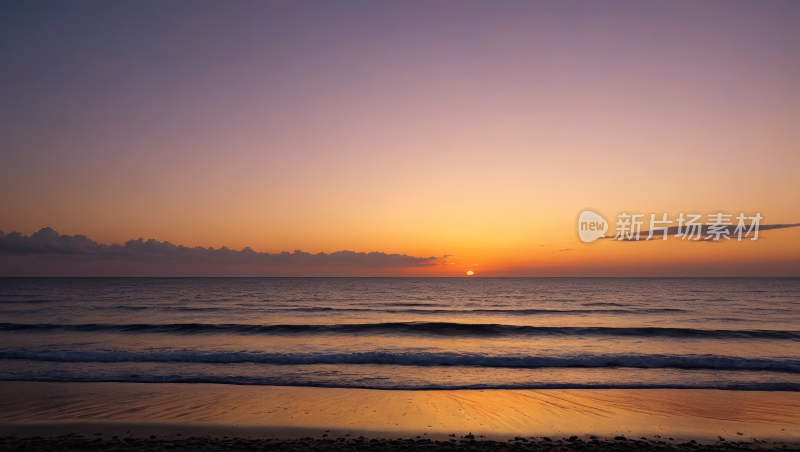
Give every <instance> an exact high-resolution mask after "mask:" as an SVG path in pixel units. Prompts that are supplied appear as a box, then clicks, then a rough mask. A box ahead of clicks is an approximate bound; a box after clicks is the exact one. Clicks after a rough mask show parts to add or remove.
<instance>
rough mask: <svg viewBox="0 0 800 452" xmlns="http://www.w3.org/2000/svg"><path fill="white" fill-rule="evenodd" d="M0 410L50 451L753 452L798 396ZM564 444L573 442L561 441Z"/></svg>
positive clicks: (120, 397)
mask: <svg viewBox="0 0 800 452" xmlns="http://www.w3.org/2000/svg"><path fill="white" fill-rule="evenodd" d="M0 400H1V402H0V436H3V437H6V438H8V437H12V436H16V437H51V438H52V437H62V438H61V439H59V440H57V442H59V444H61V443H63V442H64V441H68V440H69V439H68V438H69V437H65V436H64V435H77V436H73V437H72V439H71V441H87V440H91V441H96V442H95V443H92V444H95V445H97V444H98V443H101V444H105V443H104V441H105V442H106V443H109V444H107V446H109V447H111V446H113V445H114V444H115V443H114V441H115V440H113V438H114V437H117V439H124V438H128V439H131V440H132V439H137V438H138V439H140V440H148V441H170V442H174V441H178V442H180V441H186V440H187V439H188V438H206V439H207V440H208V441H215V439H216V440H218V441H224V440H225V439H232V438H241V439H243V440H246V439H250V440H259V441H261V443H259V444H261V445H262V446H263V444H262V443H263V440H270V441H269V442H275V441H289V442H287V443H286V444H287V445H291V444H295V443H296V442H297V441H299V440H301V439H303V438H311V439H313V440H315V441H316V440H320V441H322V440H329V439H332V440H335V439H337V438H343V439H344V440H356V439H357V438H359V437H363V438H364V439H366V440H372V439H378V440H380V439H387V440H396V439H398V438H403V439H415V440H416V439H417V437H420V438H419V439H421V440H422V439H428V440H431V441H433V443H432V444H436V443H435V441H439V442H450V440H452V439H455V440H456V441H457V444H462V443H460V441H462V440H465V438H466V437H469V436H470V435H471V436H472V437H471V438H467V439H466V441H467V442H466V443H463V444H469V441H470V440H474V441H476V442H477V441H495V442H504V443H508V440H512V442H521V443H522V441H521V440H520V441H514V439H515V438H524V439H525V443H530V444H534V443H544V442H548V441H546V440H544V439H543V438H548V439H551V440H552V441H553V442H555V441H561V442H562V443H564V444H562V445H560V446H559V447H573V446H576V444H580V443H578V442H577V440H578V439H579V440H581V441H582V442H584V443H588V444H591V441H592V440H593V437H596V439H597V441H602V442H608V444H617V443H619V442H620V440H615V438H619V437H624V438H625V439H626V440H630V441H631V444H630V447H637V446H636V444H635V442H634V441H637V440H638V441H639V442H641V443H642V444H641V445H640V447H651V446H658V445H659V444H658V442H659V441H662V442H664V444H663V445H661V446H663V447H667V446H668V445H672V446H675V447H678V446H677V445H679V444H684V443H690V441H696V442H697V443H699V444H706V445H713V444H716V445H719V444H721V443H725V444H730V443H738V442H743V443H747V444H749V446H748V447H750V446H756V445H757V446H758V447H762V448H764V447H783V445H788V447H796V445H797V444H800V394H798V393H795V392H779V391H776V392H763V391H721V390H640V389H639V390H432V391H403V390H371V389H337V388H309V387H305V388H303V387H276V386H238V385H218V384H175V383H165V384H139V383H98V382H93V383H47V382H5V383H4V384H3V385H2V387H0ZM98 434H101V435H98ZM81 436H82V437H84V439H81V438H79V437H81ZM151 436H152V437H153V438H151ZM225 437H227V438H225ZM571 437H577V438H574V439H573V441H569V438H571ZM98 438H100V439H101V440H100V441H97V439H98ZM642 438H645V439H646V440H642ZM720 438H724V439H725V441H724V442H723V441H721V439H720ZM626 443H627V441H626ZM243 444H244V443H243ZM320 444H321V445H322V446H324V445H325V443H324V442H321V443H320ZM415 444H416V443H415ZM690 444H691V443H690ZM185 445H186V446H187V447H189V446H191V444H185ZM217 445H219V446H220V447H222V446H224V445H225V444H222V443H217ZM228 445H230V444H228ZM295 445H296V444H295ZM793 445H794V446H793ZM234 446H235V445H234ZM175 447H178V446H175ZM237 447H238V446H237ZM287 447H288V446H287ZM292 447H294V446H292ZM298 447H300V446H298ZM598 447H599V445H598ZM609 447H610V446H609ZM615 447H616V446H615ZM726 447H727V446H726Z"/></svg>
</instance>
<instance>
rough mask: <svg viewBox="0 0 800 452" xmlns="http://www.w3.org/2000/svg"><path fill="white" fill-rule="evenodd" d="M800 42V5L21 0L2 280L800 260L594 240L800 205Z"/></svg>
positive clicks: (793, 250)
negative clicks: (691, 216)
mask: <svg viewBox="0 0 800 452" xmlns="http://www.w3.org/2000/svg"><path fill="white" fill-rule="evenodd" d="M798 43H800V4H798V2H796V1H788V0H787V1H777V0H776V1H771V0H770V1H760V2H754V1H722V0H719V1H713V0H711V1H703V2H697V1H680V0H679V1H671V2H640V1H632V0H631V1H602V2H576V1H563V2H537V1H512V0H504V1H499V2H498V1H450V0H442V1H437V2H424V1H402V2H390V1H339V2H329V1H236V2H218V1H185V0H176V1H171V2H160V1H136V2H134V1H129V2H122V1H121V2H105V1H73V2H58V1H18V0H12V1H6V2H2V4H0V61H2V62H3V63H2V64H0V161H2V165H0V230H2V231H4V232H3V234H4V236H3V238H2V239H0V276H465V275H466V272H467V271H473V273H474V276H473V277H480V276H800V228H784V229H775V230H770V231H764V232H763V233H762V234H761V236H760V237H759V240H757V241H750V240H745V241H741V242H740V241H737V240H733V241H725V243H711V242H710V241H705V240H703V241H701V242H692V243H687V241H682V240H680V239H676V238H674V237H672V238H670V239H669V240H667V241H666V242H663V241H657V240H654V241H650V242H646V243H623V242H619V241H615V240H600V241H597V242H593V243H591V244H585V243H582V242H581V241H580V240H579V239H578V236H577V233H576V218H577V216H578V214H579V213H580V212H581V211H582V210H583V209H586V208H592V209H593V210H595V211H597V212H600V213H602V214H603V215H604V216H605V218H606V219H607V220H609V222H610V223H612V224H613V223H614V220H615V219H616V216H617V215H618V214H620V213H623V212H636V213H645V214H649V213H656V214H657V216H659V217H660V215H661V214H662V213H668V214H669V218H673V219H674V218H676V217H677V216H678V215H679V214H680V213H682V212H697V213H702V214H703V215H704V216H705V215H706V214H708V213H713V212H727V213H731V214H733V216H734V217H735V216H737V215H738V214H739V213H741V212H744V213H747V214H748V215H754V214H755V213H759V214H760V215H761V216H762V217H763V218H764V219H763V220H762V224H796V223H800V189H798V187H797V173H798V169H800V89H798V80H800V52H798ZM647 217H649V215H647ZM704 220H705V218H704ZM43 228H50V229H46V230H45V231H44V232H43V233H42V235H39V236H37V237H40V238H41V237H51V238H52V240H54V241H55V242H58V240H59V239H58V237H60V236H67V238H65V239H63V240H61V242H64V241H65V240H66V241H67V242H69V241H70V240H73V239H72V238H74V237H75V236H82V237H85V238H86V240H88V241H90V242H92V243H95V245H91V247H93V248H91V249H92V250H93V251H86V250H87V249H88V248H86V247H85V246H83V245H81V246H83V248H80V250H79V251H74V249H73V248H69V249H71V250H73V251H64V250H65V249H66V248H58V247H59V246H61V245H58V246H56V245H53V246H50V245H48V246H45V247H44V248H41V247H39V248H36V249H34V248H35V247H34V248H30V247H28V248H24V247H23V248H19V247H17V248H14V246H17V245H13V244H14V243H17V242H14V241H13V240H11V239H9V238H8V237H9V234H11V233H13V232H17V233H19V234H18V235H19V237H27V238H31V237H33V234H35V233H37V231H40V230H42V229H43ZM645 229H646V228H645ZM613 233H614V229H613V226H612V229H611V235H613ZM52 234H55V236H53V235H52ZM14 237H17V236H14ZM139 238H142V239H143V242H142V243H148V242H147V241H148V240H150V241H151V242H149V243H151V245H153V246H156V245H155V244H156V243H158V244H159V245H158V246H161V247H162V248H159V249H161V250H162V251H158V252H155V251H148V252H144V251H140V250H138V248H137V249H135V245H136V244H135V243H134V244H132V245H131V246H130V247H128V246H127V245H126V242H129V241H136V240H137V239H139ZM67 239H69V240H67ZM3 240H5V241H3ZM14 240H16V239H14ZM48 240H49V239H48ZM80 240H83V239H80ZM80 240H79V241H80ZM12 242H13V243H12ZM55 242H54V243H55ZM61 242H58V243H61ZM164 242H169V244H172V245H181V246H183V247H185V248H186V249H195V250H197V247H202V248H203V249H205V250H206V251H203V252H200V251H196V252H192V253H188V252H184V251H175V250H172V249H171V248H170V249H169V250H166V249H167V248H169V247H167V248H164V245H163V243H164ZM3 243H5V245H3ZM26 243H27V242H26ZM37 243H38V244H39V245H41V244H42V243H45V242H37ZM47 243H50V242H47ZM64 243H66V242H64ZM70 243H72V242H70ZM80 243H83V244H84V245H85V244H86V243H89V242H80ZM137 243H138V242H137ZM96 244H103V245H105V246H107V248H102V250H101V251H97V250H98V249H101V248H98V247H97V246H98V245H96ZM114 244H117V245H118V246H120V247H121V248H113V247H112V246H113V245H114ZM12 245H13V246H12ZM39 245H37V246H39ZM26 246H28V245H26ZM31 246H33V245H31ZM42 246H43V245H42ZM222 247H226V248H227V249H228V250H235V251H240V250H243V249H245V248H249V249H250V250H252V251H253V252H255V253H261V254H260V255H259V256H261V257H258V258H253V259H254V260H253V259H251V260H247V259H250V258H247V259H245V258H241V257H237V258H235V259H233V258H232V259H233V260H230V259H228V260H225V259H223V260H219V259H222V258H219V257H212V254H213V253H212V252H209V251H208V248H213V249H214V250H219V249H220V248H222ZM76 249H77V248H76ZM153 249H155V248H153ZM54 250H55V251H54ZM109 250H112V251H113V250H117V251H113V252H112V251H109ZM164 250H166V251H164ZM212 251H213V250H212ZM295 251H301V252H302V253H307V254H309V255H312V256H316V255H320V257H319V258H318V259H316V260H313V259H311V261H307V260H303V259H305V258H301V257H303V256H305V254H298V255H297V256H299V257H296V258H291V259H289V258H287V259H288V260H285V261H284V260H281V259H279V258H277V257H270V255H279V254H280V253H284V252H287V253H294V252H295ZM343 251H348V252H352V253H353V254H352V255H351V254H334V253H337V252H343ZM137 253H138V254H137ZM141 253H145V254H147V256H148V257H147V258H145V257H142V256H143V254H141ZM148 253H149V254H148ZM159 253H161V254H159ZM175 253H178V254H180V256H178V255H176V254H175ZM181 253H183V254H181ZM187 253H188V254H187ZM203 253H205V254H203ZM209 253H210V254H209ZM320 253H323V254H324V255H325V256H327V257H324V256H322V255H321V254H320ZM362 253H363V255H362ZM369 253H373V254H369ZM137 256H138V257H137ZM214 256H217V255H214ZM402 256H405V258H402ZM338 257H342V259H339V258H338ZM344 257H347V258H344ZM236 259H239V260H236ZM242 259H244V260H242ZM309 259H310V258H309ZM290 261H291V262H290Z"/></svg>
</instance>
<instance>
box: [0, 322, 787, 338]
mask: <svg viewBox="0 0 800 452" xmlns="http://www.w3.org/2000/svg"><path fill="white" fill-rule="evenodd" d="M0 331H30V332H45V331H70V332H108V333H126V334H136V333H151V334H207V335H210V334H236V335H302V334H351V335H359V334H361V335H427V336H463V337H487V338H488V337H516V336H564V337H569V336H622V337H645V338H646V337H668V338H679V339H691V338H698V339H775V340H792V341H797V340H800V331H781V330H701V329H692V328H655V327H638V328H614V327H540V326H518V325H500V324H481V323H451V322H393V323H361V324H339V325H249V324H208V323H170V324H149V323H141V324H124V325H116V324H100V323H89V324H74V325H67V324H63V325H62V324H51V323H37V324H22V323H0Z"/></svg>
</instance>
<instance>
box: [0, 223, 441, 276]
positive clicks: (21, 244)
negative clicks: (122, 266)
mask: <svg viewBox="0 0 800 452" xmlns="http://www.w3.org/2000/svg"><path fill="white" fill-rule="evenodd" d="M0 254H6V255H9V254H11V255H53V256H69V255H74V256H82V257H91V256H96V257H97V258H107V259H119V260H131V261H136V262H147V263H206V264H224V265H264V266H270V267H305V266H324V267H359V268H392V267H424V266H430V265H436V263H435V262H433V261H435V260H437V259H444V258H445V257H447V256H444V257H433V256H431V257H415V256H408V255H405V254H386V253H378V252H371V253H357V252H354V251H336V252H334V253H330V254H327V253H317V254H311V253H306V252H303V251H299V250H298V251H294V252H292V253H289V252H282V253H275V254H270V253H259V252H256V251H253V250H252V249H250V248H245V249H243V250H241V251H237V250H232V249H229V248H226V247H222V248H219V249H214V248H203V247H201V246H198V247H194V248H188V247H185V246H183V245H173V244H172V243H169V242H159V241H157V240H152V239H151V240H144V239H138V240H129V241H127V242H125V244H124V245H119V244H116V243H114V244H111V245H106V244H103V243H98V242H96V241H94V240H91V239H89V238H88V237H86V236H84V235H74V236H69V235H61V234H59V233H58V232H56V231H54V230H53V229H51V228H43V229H41V230H39V231H38V232H35V233H34V234H32V235H31V236H30V237H28V236H25V235H22V234H20V233H19V232H11V233H9V234H4V233H3V231H0Z"/></svg>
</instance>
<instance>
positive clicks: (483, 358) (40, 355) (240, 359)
mask: <svg viewBox="0 0 800 452" xmlns="http://www.w3.org/2000/svg"><path fill="white" fill-rule="evenodd" d="M5 359H15V360H33V361H58V362H97V363H123V362H180V363H205V364H235V363H259V364H276V365H298V364H301V365H305V364H351V365H367V364H383V365H395V366H472V367H495V368H497V367H503V368H527V369H536V368H553V367H558V368H566V367H584V368H597V367H632V368H646V369H656V368H660V369H663V368H674V369H711V370H768V371H774V372H791V373H800V360H792V359H785V360H781V359H767V358H741V357H732V356H719V355H664V354H653V355H613V354H612V355H589V354H579V355H572V356H487V355H478V354H456V353H425V352H422V353H392V352H362V353H255V352H186V351H153V352H129V351H98V350H39V351H31V350H16V351H0V360H5Z"/></svg>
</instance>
